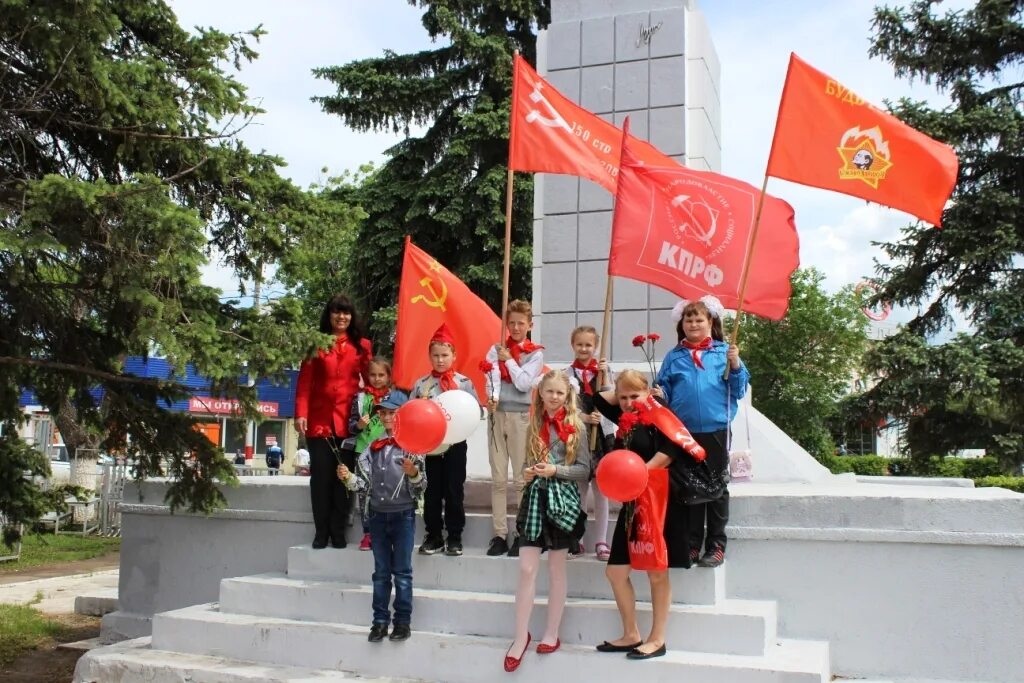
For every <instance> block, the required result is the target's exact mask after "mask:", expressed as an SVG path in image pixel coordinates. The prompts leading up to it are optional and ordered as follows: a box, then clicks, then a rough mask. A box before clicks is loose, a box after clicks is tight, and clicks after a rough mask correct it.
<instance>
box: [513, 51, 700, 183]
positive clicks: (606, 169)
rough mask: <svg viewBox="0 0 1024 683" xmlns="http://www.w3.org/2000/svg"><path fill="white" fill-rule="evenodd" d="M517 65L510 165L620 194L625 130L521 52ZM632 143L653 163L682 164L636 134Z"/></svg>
mask: <svg viewBox="0 0 1024 683" xmlns="http://www.w3.org/2000/svg"><path fill="white" fill-rule="evenodd" d="M513 70H514V72H515V73H514V77H513V81H512V112H511V120H510V122H509V139H508V165H509V167H510V168H512V169H513V170H515V171H532V172H534V173H562V174H565V175H577V176H581V177H583V178H588V179H590V180H593V181H594V182H595V183H597V184H599V185H601V186H603V187H604V188H605V189H606V190H608V191H609V192H613V193H614V192H615V178H616V177H617V176H618V174H619V153H620V150H621V149H622V131H621V130H620V129H618V128H616V127H615V126H614V125H612V124H611V123H608V122H607V121H605V120H604V119H602V118H601V117H600V116H598V115H597V114H595V113H593V112H591V111H587V110H586V109H584V108H583V107H581V106H579V105H578V104H576V103H575V102H573V101H572V100H570V99H569V98H568V97H566V96H565V95H563V94H562V93H560V92H558V90H556V89H555V88H554V87H553V86H552V85H551V84H550V83H548V82H547V81H546V80H544V79H543V78H541V77H540V76H539V75H538V74H537V72H536V71H534V70H533V68H532V67H531V66H530V65H529V64H528V63H527V62H526V60H525V59H523V58H522V57H520V56H519V55H516V57H515V64H514V67H513ZM679 125H680V126H681V125H683V121H682V119H680V120H679ZM629 144H630V147H631V148H632V150H633V154H634V156H636V157H637V158H639V159H640V160H642V161H645V162H647V163H649V164H654V165H656V166H670V165H673V164H675V163H676V162H674V161H673V160H672V159H671V158H670V157H667V156H665V155H664V154H663V153H662V152H660V151H658V149H657V148H656V147H654V146H653V145H651V144H650V143H648V142H644V141H643V140H640V139H638V138H631V139H630V141H629Z"/></svg>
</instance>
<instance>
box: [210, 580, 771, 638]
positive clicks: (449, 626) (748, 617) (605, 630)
mask: <svg viewBox="0 0 1024 683" xmlns="http://www.w3.org/2000/svg"><path fill="white" fill-rule="evenodd" d="M641 580H642V579H641ZM414 593H415V600H414V603H413V622H414V623H415V625H416V627H417V628H419V629H421V630H424V631H434V632H437V633H451V634H458V633H472V634H474V635H480V636H492V637H497V638H506V639H510V638H512V637H513V636H514V635H515V629H514V617H513V615H514V614H515V606H514V605H515V595H514V594H513V593H480V592H473V591H463V590H430V589H422V588H420V587H419V586H416V587H414ZM372 598H373V588H372V587H371V586H369V585H353V584H344V583H339V582H335V581H319V580H313V579H292V578H289V577H287V576H285V575H284V574H263V575H258V576H245V577H239V578H231V579H224V580H223V581H222V582H221V587H220V609H221V611H222V612H230V613H237V614H251V615H258V616H268V617H281V618H285V619H300V620H304V621H320V622H343V623H350V624H362V623H365V624H367V625H369V623H370V621H371V615H372V613H373V610H372V607H371V605H372ZM546 604H547V601H546V600H545V599H544V598H543V597H542V596H540V595H539V596H538V599H537V607H536V609H534V614H533V620H532V622H531V632H533V633H541V632H543V630H544V624H545V619H546V614H545V605H546ZM637 611H638V619H639V621H640V630H641V631H642V632H646V630H647V628H648V626H649V624H650V620H651V608H650V604H649V603H641V604H639V605H638V607H637ZM621 624H622V622H621V621H620V619H619V612H618V608H617V607H616V606H615V602H614V601H612V600H597V599H581V598H570V599H569V600H568V602H567V604H566V607H565V613H564V615H563V617H562V628H561V638H562V642H563V643H566V644H573V645H591V646H592V645H595V644H597V643H600V642H601V641H602V640H605V639H612V638H616V637H618V636H619V634H620V633H621V629H622V625H621ZM775 625H776V614H775V603H773V602H768V601H751V600H724V601H722V602H720V603H718V604H717V605H714V606H705V605H701V606H690V605H673V606H672V612H671V615H670V617H669V621H668V627H667V628H668V630H667V635H666V640H667V641H668V642H670V643H672V645H673V647H676V648H679V649H681V650H691V651H693V652H717V653H722V654H738V655H762V654H764V653H765V651H766V648H767V647H768V646H769V645H770V644H772V643H774V642H775Z"/></svg>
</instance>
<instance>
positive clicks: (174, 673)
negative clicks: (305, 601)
mask: <svg viewBox="0 0 1024 683" xmlns="http://www.w3.org/2000/svg"><path fill="white" fill-rule="evenodd" d="M137 681H146V683H333V682H335V681H360V682H361V683H402V681H410V679H397V678H367V677H364V676H360V675H357V674H353V673H346V672H344V671H328V670H323V669H320V670H314V669H306V668H300V667H293V666H276V665H273V664H257V663H254V662H242V661H238V660H233V659H225V658H223V657H209V656H205V655H192V654H182V653H180V652H167V651H166V650H154V649H153V648H152V647H151V646H150V639H149V638H138V639H135V640H126V641H124V642H121V643H118V644H116V645H108V646H106V647H102V648H99V649H96V650H91V651H89V652H87V653H86V654H84V655H82V657H81V658H80V659H79V660H78V665H77V666H76V667H75V677H74V679H73V683H136V682H137Z"/></svg>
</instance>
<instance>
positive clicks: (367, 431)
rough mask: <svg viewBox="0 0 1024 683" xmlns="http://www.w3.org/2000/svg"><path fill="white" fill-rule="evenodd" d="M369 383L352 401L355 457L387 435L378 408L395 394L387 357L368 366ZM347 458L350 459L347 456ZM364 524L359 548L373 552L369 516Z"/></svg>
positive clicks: (351, 419) (349, 416) (352, 431)
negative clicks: (368, 522)
mask: <svg viewBox="0 0 1024 683" xmlns="http://www.w3.org/2000/svg"><path fill="white" fill-rule="evenodd" d="M367 376H368V377H369V380H370V381H369V383H368V384H367V385H366V386H364V387H363V389H362V391H360V392H359V393H358V394H356V395H355V397H353V399H352V407H351V408H350V409H349V413H348V431H349V434H350V435H351V436H355V439H356V441H355V449H354V452H353V454H354V455H353V457H354V458H355V457H359V455H360V454H361V453H362V452H363V451H365V450H366V449H367V448H368V447H369V445H370V444H371V443H372V442H373V441H376V440H377V439H379V438H381V437H382V436H384V433H385V430H384V423H383V422H381V421H380V415H379V414H378V413H377V411H376V410H374V408H375V407H376V406H378V405H380V402H381V400H383V398H384V397H385V396H387V395H388V393H389V392H390V391H391V363H390V362H389V361H388V359H386V358H381V357H380V356H377V357H376V358H374V359H373V360H371V361H370V363H369V365H368V367H367ZM346 457H347V456H346ZM360 518H361V519H362V523H363V538H362V540H361V541H359V549H360V550H365V551H369V550H370V527H369V525H368V524H367V523H366V519H365V516H364V515H362V514H360Z"/></svg>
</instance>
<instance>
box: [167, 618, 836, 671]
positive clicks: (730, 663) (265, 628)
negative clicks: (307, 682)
mask: <svg viewBox="0 0 1024 683" xmlns="http://www.w3.org/2000/svg"><path fill="white" fill-rule="evenodd" d="M414 627H415V624H414ZM367 631H368V629H367V627H366V626H364V625H359V626H355V625H350V624H341V623H324V622H309V621H296V620H291V619H280V618H274V617H259V616H252V615H247V614H229V613H225V612H221V611H219V610H218V609H217V606H216V605H215V604H208V605H196V606H193V607H186V608H184V609H180V610H175V611H172V612H164V613H162V614H158V615H156V617H154V619H153V646H154V647H156V648H159V649H162V650H170V651H173V652H187V653H191V654H199V655H212V656H218V657H230V658H234V659H241V660H244V661H253V662H270V661H273V662H274V663H276V664H278V665H286V666H306V667H312V668H323V669H343V670H350V671H359V672H361V673H362V674H363V675H366V676H394V677H404V678H416V679H423V680H430V681H447V682H449V683H478V682H479V681H482V680H500V679H501V677H502V676H504V675H505V674H504V671H503V669H502V668H501V667H502V664H501V663H502V661H503V658H504V656H505V653H506V651H507V648H508V646H509V641H508V639H507V638H488V637H483V636H469V635H451V634H442V633H433V632H430V631H414V632H413V636H412V638H410V639H409V640H407V641H405V642H402V643H391V642H388V641H385V642H383V643H376V644H374V643H367V642H366V635H367ZM520 671H521V673H520V676H526V677H528V678H530V679H531V680H536V681H560V680H564V681H569V680H621V681H628V680H639V678H638V676H642V680H644V681H652V682H664V683H669V682H671V683H676V682H677V681H679V680H685V681H687V683H826V682H827V681H829V680H830V671H829V650H828V644H827V643H820V642H813V641H789V640H782V641H777V642H776V644H775V645H774V646H773V647H771V648H770V649H769V651H768V652H767V653H766V654H765V655H764V656H760V657H751V656H743V655H723V654H710V653H698V652H688V651H685V650H670V651H669V652H668V654H667V655H666V656H664V657H658V658H655V659H650V660H647V661H645V662H642V663H641V662H635V661H631V660H628V659H626V658H625V657H624V656H623V655H612V654H602V653H599V652H597V651H596V650H594V648H593V646H589V645H588V646H579V645H563V646H562V649H561V650H560V651H559V652H558V653H556V654H554V655H550V656H547V655H538V654H537V653H536V652H534V651H533V649H532V648H531V650H530V651H529V652H528V653H527V654H526V656H525V659H524V660H523V664H522V667H521V669H520Z"/></svg>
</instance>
